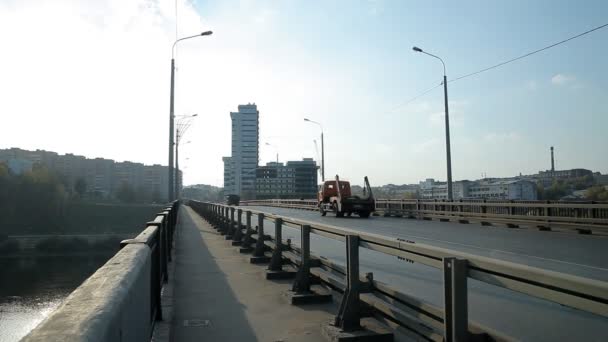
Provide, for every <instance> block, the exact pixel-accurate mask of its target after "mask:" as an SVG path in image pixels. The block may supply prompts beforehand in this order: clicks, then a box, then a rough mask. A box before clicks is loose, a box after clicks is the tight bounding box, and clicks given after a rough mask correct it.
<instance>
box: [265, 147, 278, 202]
mask: <svg viewBox="0 0 608 342" xmlns="http://www.w3.org/2000/svg"><path fill="white" fill-rule="evenodd" d="M266 146H270V147H274V149H275V150H276V152H277V163H276V169H277V179H276V196H277V199H278V198H279V149H278V148H277V147H276V146H275V145H272V144H270V143H266Z"/></svg>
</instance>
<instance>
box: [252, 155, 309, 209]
mask: <svg viewBox="0 0 608 342" xmlns="http://www.w3.org/2000/svg"><path fill="white" fill-rule="evenodd" d="M317 170H318V166H317V163H316V162H315V161H314V160H312V158H304V159H303V160H301V161H288V162H287V164H283V163H276V162H270V163H267V164H266V165H265V166H260V167H258V168H257V169H256V173H255V175H256V192H255V195H256V199H271V198H304V199H310V198H315V196H316V192H317Z"/></svg>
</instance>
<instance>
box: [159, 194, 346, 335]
mask: <svg viewBox="0 0 608 342" xmlns="http://www.w3.org/2000/svg"><path fill="white" fill-rule="evenodd" d="M175 239H176V240H175V257H174V263H175V265H174V267H175V272H174V275H173V279H170V282H172V287H173V300H174V302H173V313H172V315H173V318H172V324H171V334H170V335H171V341H179V342H181V341H220V342H230V341H286V342H287V341H321V340H323V338H322V336H321V325H322V324H327V323H328V322H329V321H331V320H332V319H333V317H334V315H335V313H336V311H337V305H336V303H330V304H315V305H306V306H293V305H291V304H289V303H288V301H287V299H286V298H284V296H283V295H282V294H283V293H284V292H286V291H288V290H289V289H290V288H291V282H292V281H290V280H279V281H269V280H266V279H265V270H266V266H264V265H253V264H250V263H249V255H246V254H240V253H239V252H238V248H237V247H232V246H231V244H230V241H226V240H225V238H224V236H221V235H220V234H219V233H217V232H216V231H215V229H213V227H211V226H210V225H209V224H208V223H207V222H206V221H204V220H203V219H202V218H201V217H200V216H199V215H198V214H196V213H195V212H194V211H193V210H192V209H191V208H190V207H187V206H182V207H181V208H180V211H179V224H178V227H177V230H176V238H175Z"/></svg>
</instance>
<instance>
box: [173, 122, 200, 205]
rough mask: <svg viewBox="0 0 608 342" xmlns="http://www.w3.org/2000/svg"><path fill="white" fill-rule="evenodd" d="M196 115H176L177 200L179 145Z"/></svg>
mask: <svg viewBox="0 0 608 342" xmlns="http://www.w3.org/2000/svg"><path fill="white" fill-rule="evenodd" d="M197 116H198V114H192V115H177V117H178V118H179V120H177V130H176V137H175V184H174V185H175V197H176V198H179V193H180V190H181V181H180V179H179V143H180V142H181V140H182V138H183V137H184V134H186V131H187V130H188V128H190V125H191V124H192V122H191V121H192V119H194V118H195V117H197ZM189 143H190V141H188V142H185V143H184V144H189Z"/></svg>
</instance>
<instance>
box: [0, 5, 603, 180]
mask: <svg viewBox="0 0 608 342" xmlns="http://www.w3.org/2000/svg"><path fill="white" fill-rule="evenodd" d="M174 6H175V5H174V2H173V1H168V0H166V1H165V0H159V1H151V2H150V1H144V0H133V1H118V0H104V1H98V2H91V3H89V2H84V3H81V2H73V1H67V0H65V1H53V2H52V3H48V2H45V1H42V0H31V1H5V2H2V3H1V4H0V32H2V33H0V35H1V36H2V38H3V42H4V46H6V47H8V50H7V51H8V52H9V53H5V54H2V55H0V73H1V74H2V75H3V77H2V79H1V80H0V91H1V92H2V93H3V94H5V97H4V98H3V101H2V102H1V103H0V113H2V114H1V115H2V118H3V122H4V127H5V129H4V130H3V133H2V135H0V148H10V147H18V148H22V149H27V150H35V149H44V150H48V151H54V152H58V153H60V154H65V153H73V154H78V155H84V156H86V157H89V158H90V157H92V158H95V157H103V158H107V159H114V160H116V161H125V160H128V161H133V162H140V163H144V164H161V165H167V157H168V155H167V149H168V147H167V140H168V132H167V131H168V112H169V76H170V58H171V45H172V43H173V41H174V40H175V37H176V22H175V8H174ZM607 9H608V3H605V2H602V1H590V2H587V3H586V4H585V6H574V5H572V4H571V3H570V2H567V1H551V2H549V1H546V2H545V1H543V2H534V3H529V2H526V1H512V2H508V3H494V4H489V3H486V2H481V1H466V2H459V3H452V2H445V1H437V2H430V3H420V4H414V3H401V2H391V1H367V2H358V3H351V2H346V1H337V2H331V3H324V2H323V3H315V2H297V1H294V2H281V3H277V2H272V1H255V2H254V1H222V2H207V1H178V11H177V12H178V13H177V14H178V21H177V31H178V32H177V36H178V37H183V36H189V35H193V34H197V33H200V32H201V31H205V30H213V31H214V34H213V35H212V36H207V37H202V38H196V39H191V40H188V41H184V42H181V43H180V44H179V45H178V48H177V49H176V65H177V76H176V111H175V113H176V115H183V114H192V113H198V114H199V116H198V117H197V118H196V119H195V121H194V122H193V125H192V127H191V128H190V131H189V132H188V133H187V136H186V137H185V138H184V140H185V141H187V140H190V141H192V143H191V144H187V145H183V146H182V147H181V149H180V157H181V158H180V168H181V169H182V171H184V185H189V184H211V185H216V186H217V185H219V186H222V185H223V184H222V183H223V163H222V160H221V157H222V156H228V155H230V140H231V137H230V116H229V113H230V112H231V111H236V110H237V106H238V105H239V104H246V103H249V102H251V103H253V102H255V103H256V104H257V106H258V110H259V111H260V132H261V133H260V165H264V164H265V163H266V162H268V161H273V160H275V158H276V152H277V149H276V148H274V147H269V146H266V145H265V143H266V142H268V143H271V144H273V145H275V146H278V152H279V158H280V161H281V162H284V161H286V160H301V159H302V158H304V157H312V158H315V159H316V160H318V159H317V154H316V152H315V147H314V144H313V139H317V142H318V143H319V144H320V141H319V139H320V138H319V128H318V126H316V125H312V124H309V123H306V122H304V121H303V118H304V117H308V118H310V119H312V120H315V121H319V122H321V123H323V126H324V130H325V148H326V150H325V152H326V166H327V169H326V176H331V175H335V174H340V176H341V177H342V178H345V179H350V180H351V181H353V182H354V183H359V182H360V181H361V180H362V179H363V176H366V175H367V176H369V178H370V181H371V182H372V185H374V186H376V185H382V184H388V183H393V184H417V183H418V182H419V181H421V180H424V179H425V178H435V179H438V180H445V178H446V175H445V140H444V139H445V136H444V134H445V132H444V122H443V92H442V89H441V87H438V88H436V89H434V90H432V91H430V92H429V93H428V94H426V95H423V96H421V97H419V98H417V99H416V100H414V101H412V102H409V103H408V104H406V105H402V104H404V103H405V102H407V101H408V100H410V99H411V98H413V97H415V96H417V95H418V94H420V93H421V92H423V91H425V90H427V89H429V88H431V87H433V86H436V85H438V84H439V83H440V82H441V77H442V71H443V70H442V67H441V63H440V62H439V61H437V60H435V59H433V58H430V57H429V56H425V55H422V54H419V53H415V52H413V51H412V50H411V48H412V46H420V47H421V48H423V49H424V50H426V51H429V52H430V53H433V54H436V55H438V56H441V57H442V58H443V59H444V61H445V63H446V67H447V74H448V79H450V80H453V79H454V78H457V77H459V76H462V75H465V74H468V73H470V72H474V71H477V70H481V69H483V68H485V67H488V66H491V65H494V64H497V63H500V62H502V61H505V60H508V59H510V58H513V57H517V56H520V55H522V54H524V53H527V52H530V51H533V50H536V49H539V48H542V47H544V46H547V45H549V44H552V43H555V42H558V41H560V40H563V39H566V38H568V37H571V36H574V35H576V34H578V33H581V32H584V31H586V30H589V29H591V28H593V27H597V26H599V25H603V24H606V22H605V16H603V13H606V10H607ZM607 38H608V29H601V30H598V31H596V32H593V33H590V34H588V35H585V36H583V37H580V38H578V39H574V40H572V41H569V42H567V43H565V44H562V45H560V46H557V47H554V48H552V49H549V50H547V51H543V52H541V53H539V54H536V55H534V56H530V57H528V58H524V59H522V60H519V61H517V62H514V63H510V64H508V65H505V66H503V67H500V68H497V69H494V70H491V71H488V72H484V73H481V74H479V75H476V76H473V77H469V78H466V79H463V80H459V81H455V82H449V83H448V86H449V99H450V101H449V103H450V119H451V127H450V128H451V142H452V144H451V146H452V165H453V177H454V180H460V179H478V178H480V177H481V175H482V173H484V174H487V176H488V177H509V176H515V175H518V174H519V173H522V174H533V173H536V172H538V171H539V170H547V169H549V168H550V153H549V147H550V146H554V147H555V158H556V168H557V169H570V168H586V169H590V170H592V171H594V172H601V173H608V159H606V158H602V157H601V151H602V150H603V148H602V146H604V148H605V146H608V135H607V134H605V127H607V126H608V115H607V114H608V113H607V112H606V110H607V108H608V106H607V104H608V103H607V101H608V100H607V99H608V98H607V97H606V94H607V93H608V81H606V80H607V79H608V77H607V76H608V69H607V68H606V67H605V61H604V58H603V56H605V55H606V53H607V52H608V46H607V45H606V44H603V43H602V42H605V41H606V40H607ZM319 148H320V146H319ZM186 158H189V160H186Z"/></svg>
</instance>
